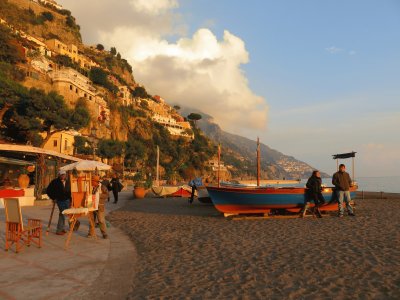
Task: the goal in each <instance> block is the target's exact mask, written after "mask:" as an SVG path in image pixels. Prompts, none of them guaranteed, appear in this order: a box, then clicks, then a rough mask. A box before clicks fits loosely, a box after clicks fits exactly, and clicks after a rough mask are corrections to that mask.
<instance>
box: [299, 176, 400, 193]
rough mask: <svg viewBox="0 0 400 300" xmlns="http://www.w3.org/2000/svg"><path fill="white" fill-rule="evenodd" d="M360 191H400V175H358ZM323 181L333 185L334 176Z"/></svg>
mask: <svg viewBox="0 0 400 300" xmlns="http://www.w3.org/2000/svg"><path fill="white" fill-rule="evenodd" d="M355 181H356V182H357V184H358V190H359V191H366V192H385V193H400V176H387V177H356V178H355ZM306 182H307V179H305V180H302V181H301V184H303V185H304V184H306ZM322 183H323V184H325V185H326V186H332V178H323V179H322Z"/></svg>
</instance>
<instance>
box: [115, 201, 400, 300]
mask: <svg viewBox="0 0 400 300" xmlns="http://www.w3.org/2000/svg"><path fill="white" fill-rule="evenodd" d="M357 204H358V205H357V210H356V213H357V216H356V217H349V216H345V217H344V218H341V219H339V218H337V217H333V216H332V217H324V218H322V219H314V218H305V219H268V220H266V219H261V220H240V221H234V220H227V219H225V218H224V217H223V216H222V215H221V214H220V213H218V212H217V211H216V210H215V209H214V207H213V206H212V205H205V204H201V203H199V202H197V201H196V202H195V203H193V204H192V205H189V204H188V203H187V200H186V199H185V198H166V199H156V198H153V199H151V198H149V199H144V200H132V201H130V202H129V203H128V205H127V206H125V207H124V208H123V209H122V210H120V211H115V212H113V213H111V214H110V215H109V219H110V220H111V221H112V223H113V224H114V225H116V226H118V227H120V228H121V229H122V230H123V231H125V232H126V233H127V234H128V235H129V236H130V238H131V239H132V240H133V241H134V243H135V245H136V247H137V251H138V262H137V266H138V267H137V268H138V269H137V270H136V271H137V274H136V277H135V280H134V282H133V292H131V293H130V294H129V296H128V298H129V299H143V298H171V299H176V298H194V299H238V298H240V299H333V298H335V299H400V197H397V199H387V200H384V201H382V200H373V199H365V200H359V201H358V202H357ZM110 280H112V279H110Z"/></svg>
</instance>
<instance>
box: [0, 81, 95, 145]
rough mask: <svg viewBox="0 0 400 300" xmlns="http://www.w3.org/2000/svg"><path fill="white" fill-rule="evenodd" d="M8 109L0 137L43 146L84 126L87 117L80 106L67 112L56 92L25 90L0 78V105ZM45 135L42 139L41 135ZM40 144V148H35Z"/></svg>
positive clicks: (87, 113) (85, 111) (83, 107)
mask: <svg viewBox="0 0 400 300" xmlns="http://www.w3.org/2000/svg"><path fill="white" fill-rule="evenodd" d="M1 104H2V108H5V107H6V104H8V105H9V107H8V108H7V109H6V110H5V112H4V117H3V118H2V121H3V126H2V132H3V134H4V135H5V136H6V137H7V138H9V139H11V140H14V141H17V142H23V143H26V142H30V143H32V144H34V145H37V146H43V145H44V144H45V143H46V142H47V140H48V139H49V138H50V136H51V135H52V134H53V133H54V132H57V131H62V130H66V129H69V128H73V129H76V130H78V129H80V128H82V127H84V126H87V125H88V123H89V121H90V115H89V112H88V111H87V109H86V107H85V106H84V104H83V103H79V101H78V105H77V107H76V108H75V109H69V108H68V107H67V106H66V104H65V101H64V98H63V97H62V96H60V95H58V94H57V93H56V92H50V93H48V94H46V93H45V92H44V91H43V90H39V89H36V88H31V89H30V90H28V89H26V88H25V87H23V86H22V85H20V84H19V83H16V82H15V81H12V80H10V79H8V78H6V77H5V76H4V75H3V76H1V74H0V105H1ZM42 132H44V133H45V137H44V139H42V138H41V137H40V135H39V134H40V133H42ZM38 143H40V144H38Z"/></svg>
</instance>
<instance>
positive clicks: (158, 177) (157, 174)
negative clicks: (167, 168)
mask: <svg viewBox="0 0 400 300" xmlns="http://www.w3.org/2000/svg"><path fill="white" fill-rule="evenodd" d="M156 181H157V186H160V148H159V147H158V145H157V169H156Z"/></svg>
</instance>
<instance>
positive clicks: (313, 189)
mask: <svg viewBox="0 0 400 300" xmlns="http://www.w3.org/2000/svg"><path fill="white" fill-rule="evenodd" d="M321 184H322V180H321V174H320V173H319V171H318V170H314V171H313V172H312V175H311V177H310V178H308V181H307V184H306V187H307V188H308V196H309V199H312V200H313V201H314V204H315V208H314V212H315V213H316V214H317V217H318V218H322V214H321V211H320V210H319V208H320V206H322V205H323V204H325V199H324V196H323V195H322V185H321Z"/></svg>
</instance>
